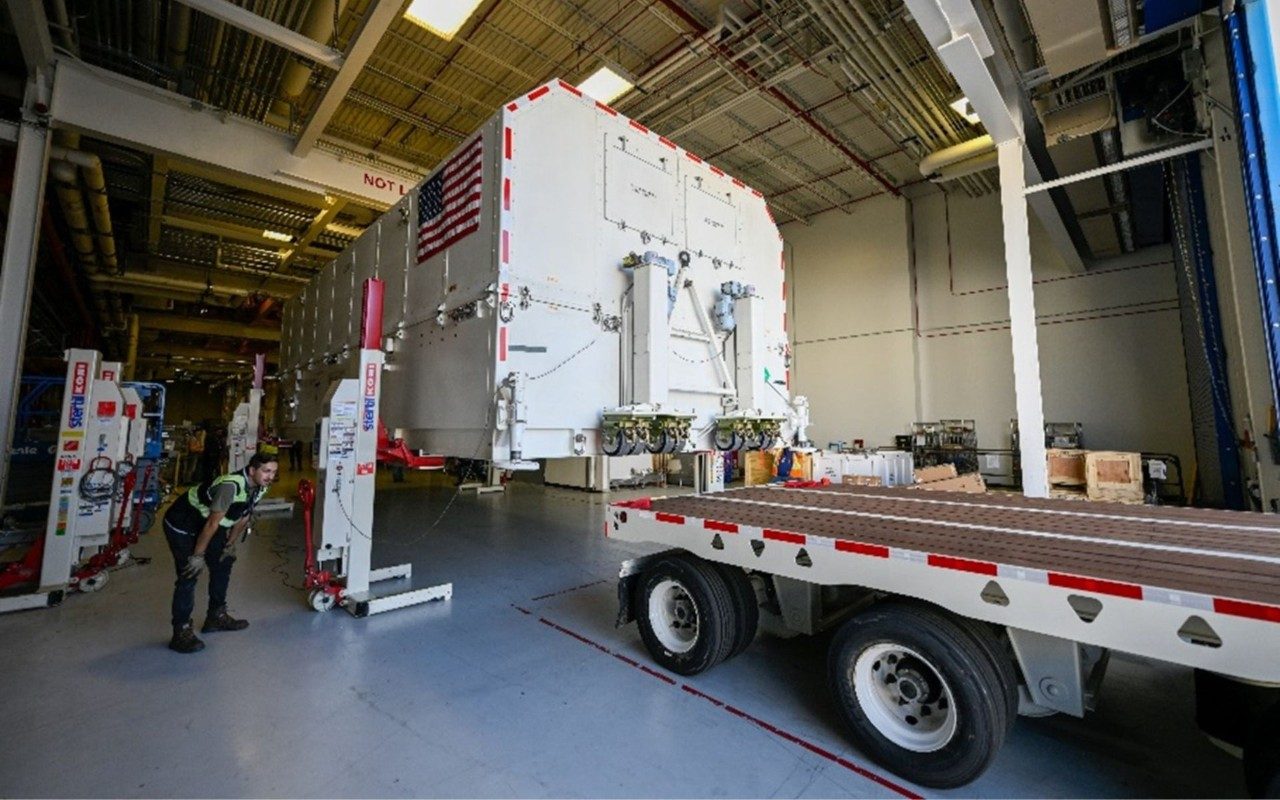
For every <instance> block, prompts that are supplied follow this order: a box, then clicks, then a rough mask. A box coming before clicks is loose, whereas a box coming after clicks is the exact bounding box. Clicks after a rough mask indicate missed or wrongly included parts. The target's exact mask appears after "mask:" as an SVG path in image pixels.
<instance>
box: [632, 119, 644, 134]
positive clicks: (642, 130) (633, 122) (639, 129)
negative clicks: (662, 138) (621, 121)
mask: <svg viewBox="0 0 1280 800" xmlns="http://www.w3.org/2000/svg"><path fill="white" fill-rule="evenodd" d="M627 122H630V123H631V127H633V128H635V129H636V130H638V131H640V132H641V133H648V132H649V129H648V128H646V127H645V126H643V125H641V124H640V123H639V122H636V121H635V120H634V119H629V120H627Z"/></svg>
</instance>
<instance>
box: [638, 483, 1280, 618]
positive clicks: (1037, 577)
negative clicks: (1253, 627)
mask: <svg viewBox="0 0 1280 800" xmlns="http://www.w3.org/2000/svg"><path fill="white" fill-rule="evenodd" d="M729 491H741V490H729ZM626 510H627V511H628V512H630V513H633V514H635V515H636V518H637V519H647V518H650V517H653V518H656V519H657V520H658V521H659V522H671V523H677V524H682V525H684V524H689V525H695V526H696V525H698V524H699V523H701V525H702V526H703V528H704V529H707V530H721V529H720V528H717V527H716V526H718V525H724V526H732V525H733V524H732V523H724V522H719V521H718V520H705V519H704V520H699V519H698V518H697V517H686V516H683V515H679V514H667V513H665V512H657V513H653V512H646V511H643V510H639V509H634V508H629V507H628V508H626ZM736 527H737V529H738V532H741V533H745V534H747V535H748V537H749V538H754V532H755V531H756V530H760V535H761V538H764V539H770V540H773V541H781V542H787V543H790V544H800V545H806V546H808V547H818V548H824V549H834V550H835V551H836V552H840V553H848V554H850V555H857V556H865V557H870V558H891V559H895V560H898V561H908V562H913V563H916V564H919V565H922V566H925V565H927V566H930V567H935V568H939V569H951V570H957V571H960V572H970V573H974V574H978V575H990V576H993V577H999V578H1004V579H1006V580H1017V581H1023V582H1027V583H1037V584H1041V585H1049V586H1053V587H1055V588H1059V589H1074V590H1076V591H1083V592H1089V593H1092V594H1104V595H1111V596H1114V597H1122V598H1125V599H1130V600H1140V601H1146V602H1153V603H1159V604H1161V605H1171V606H1178V607H1180V608H1187V609H1193V610H1199V611H1212V612H1217V613H1219V614H1227V615H1230V616H1236V617H1244V618H1247V619H1255V620H1260V621H1263V622H1275V623H1280V606H1272V605H1267V604H1265V603H1255V602H1250V601H1247V600H1233V599H1231V598H1224V597H1210V596H1208V595H1202V594H1197V593H1196V592H1188V591H1179V590H1173V589H1163V588H1159V587H1152V586H1142V585H1139V584H1135V583H1125V582H1122V581H1111V580H1106V579H1103V578H1091V577H1088V576H1086V575H1073V574H1070V573H1066V572H1055V571H1049V570H1042V569H1036V568H1034V567H1020V566H1016V565H1010V564H997V563H995V562H990V561H980V560H976V559H969V558H960V557H958V556H949V555H945V554H942V553H923V552H920V551H918V550H909V549H907V548H903V547H886V546H884V545H875V544H868V543H865V542H855V541H851V540H848V539H830V538H826V537H820V536H806V535H803V534H797V533H791V532H789V531H778V530H772V529H768V528H765V529H757V528H752V527H751V526H747V525H739V526H736Z"/></svg>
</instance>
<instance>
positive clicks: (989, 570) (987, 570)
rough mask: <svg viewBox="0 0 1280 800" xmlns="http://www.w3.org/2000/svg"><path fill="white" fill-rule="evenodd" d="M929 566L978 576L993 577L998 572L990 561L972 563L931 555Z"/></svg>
mask: <svg viewBox="0 0 1280 800" xmlns="http://www.w3.org/2000/svg"><path fill="white" fill-rule="evenodd" d="M929 566H931V567H940V568H942V569H954V570H956V571H957V572H975V573H977V574H979V575H995V574H996V573H998V572H999V571H1000V569H999V567H997V566H996V565H995V564H993V563H991V562H990V561H974V560H972V559H969V558H956V557H955V556H937V555H933V554H932V553H931V554H930V555H929Z"/></svg>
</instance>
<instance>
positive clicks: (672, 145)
mask: <svg viewBox="0 0 1280 800" xmlns="http://www.w3.org/2000/svg"><path fill="white" fill-rule="evenodd" d="M658 141H660V142H662V143H663V144H665V145H666V146H667V147H670V148H671V149H672V150H675V149H676V143H675V142H673V141H671V140H670V139H668V138H667V137H665V136H659V137H658Z"/></svg>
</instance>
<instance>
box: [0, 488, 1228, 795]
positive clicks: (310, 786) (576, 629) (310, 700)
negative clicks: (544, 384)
mask: <svg viewBox="0 0 1280 800" xmlns="http://www.w3.org/2000/svg"><path fill="white" fill-rule="evenodd" d="M426 477H427V476H411V478H412V480H411V483H410V484H405V485H398V486H394V487H392V486H391V485H389V484H388V485H387V487H386V488H384V489H381V490H380V492H379V495H378V503H377V532H376V536H377V542H378V544H377V545H376V546H375V553H374V561H375V564H389V563H399V562H401V561H404V560H410V561H412V562H413V563H414V566H415V573H416V574H415V579H416V580H418V581H419V582H420V583H421V584H422V585H428V584H431V583H436V582H439V581H444V580H451V581H453V584H454V596H453V599H452V601H450V602H448V603H438V604H433V605H430V606H420V607H414V608H408V609H402V610H399V611H395V612H391V613H389V614H387V615H384V616H380V617H371V618H368V619H363V620H359V619H354V618H352V617H350V616H349V615H347V614H346V613H344V612H340V611H333V612H329V613H328V614H317V613H315V612H312V611H310V610H308V609H307V608H306V607H305V606H304V604H303V596H302V593H301V592H300V591H298V590H295V589H293V588H289V587H288V586H286V585H285V583H286V582H288V583H294V584H296V583H297V582H298V580H299V572H300V562H301V558H302V555H301V547H300V542H301V523H300V521H299V518H295V519H293V520H289V519H284V520H278V521H270V522H267V523H265V524H263V525H261V526H260V530H259V534H258V536H257V537H256V538H255V539H253V540H252V541H251V542H250V543H249V544H248V545H247V546H246V547H245V548H243V549H244V550H246V551H247V552H244V553H243V555H242V557H241V559H240V563H239V564H238V565H237V567H236V572H235V575H234V576H233V579H232V592H231V596H232V600H231V603H232V609H233V611H235V612H237V613H238V614H239V615H242V616H245V617H248V618H249V619H251V620H252V621H253V626H252V627H251V628H249V629H248V630H247V631H245V632H241V633H222V634H213V635H210V636H208V637H206V641H207V643H208V647H207V648H206V650H205V651H204V652H203V653H200V654H197V655H194V656H180V655H177V654H175V653H171V652H169V651H168V650H167V649H166V648H165V647H164V643H165V640H166V638H167V635H168V630H167V627H168V626H167V611H168V598H169V591H170V587H171V584H172V564H171V562H170V561H169V560H168V551H167V550H166V548H165V546H164V541H163V539H162V538H161V537H159V536H157V535H150V536H148V537H146V538H145V540H144V541H143V542H142V543H141V544H140V545H139V546H138V547H137V548H136V553H137V554H138V555H140V556H154V557H155V560H154V561H153V562H152V563H150V564H146V565H141V566H131V567H127V568H124V569H121V570H120V571H118V572H116V573H115V574H113V575H112V576H111V579H110V583H109V585H108V586H107V587H106V588H105V589H104V590H103V591H102V592H100V593H98V594H95V595H80V596H72V597H70V598H68V599H67V601H66V602H65V603H63V605H62V606H61V607H59V608H55V609H49V610H39V611H28V612H23V613H19V614H11V615H7V616H3V617H0V730H4V731H6V734H7V735H6V736H5V737H4V745H3V747H2V748H0V796H6V797H12V796H63V797H66V796H108V797H115V796H142V797H208V796H232V797H234V796H245V795H248V796H327V797H346V796H360V797H380V796H388V797H399V796H449V797H473V796H503V797H505V796H538V797H543V796H565V797H577V796H588V797H655V796H679V797H715V796H728V797H765V796H768V797H775V796H786V797H835V796H850V797H892V796H898V795H910V794H912V793H921V794H923V793H925V792H923V791H922V790H921V789H920V788H919V787H914V786H911V785H909V784H906V783H905V782H903V781H901V780H899V779H897V778H895V777H894V776H892V775H889V774H888V773H885V772H884V771H883V770H881V769H880V768H879V767H877V766H876V765H875V764H873V763H871V762H870V761H868V760H867V759H866V758H864V757H863V756H862V755H861V754H859V753H858V752H857V751H856V750H855V749H853V748H852V747H851V746H850V745H849V744H848V742H847V741H846V740H845V738H844V737H843V735H842V733H841V730H840V726H839V721H838V719H837V717H836V714H835V713H834V711H833V710H832V708H831V707H830V704H829V700H828V696H827V690H826V687H825V682H824V678H823V671H824V656H825V641H824V640H822V639H821V638H814V639H804V638H801V639H793V640H786V641H784V640H780V639H776V638H772V637H766V636H761V637H760V638H759V639H757V641H756V642H755V643H754V644H753V645H752V646H751V647H750V648H749V649H748V650H747V651H746V653H744V654H743V655H742V656H739V657H738V658H737V659H735V660H733V661H730V662H728V663H725V664H722V665H720V666H718V667H716V668H715V669H713V670H711V671H710V672H709V673H707V674H705V675H701V676H698V677H696V678H692V679H687V680H686V679H677V677H678V676H670V675H667V674H665V673H662V672H661V671H659V670H656V669H650V666H649V665H650V663H651V662H650V661H649V659H648V658H647V656H646V654H645V652H644V650H643V647H642V646H641V644H640V640H639V635H638V633H637V631H636V628H635V626H634V625H629V626H627V627H625V628H620V629H617V628H614V626H613V619H614V614H615V611H616V599H615V598H616V594H615V585H614V582H613V580H612V578H613V577H614V576H616V574H617V566H618V563H619V561H620V560H622V559H623V558H626V557H628V556H630V555H634V554H635V553H636V552H637V551H636V550H634V548H632V547H631V546H630V545H624V544H621V543H617V542H611V541H609V540H607V539H605V538H604V537H603V536H602V535H601V530H602V526H603V521H604V515H603V510H602V500H601V498H600V497H599V496H594V495H587V494H583V493H579V492H574V491H570V490H560V489H544V488H542V487H540V486H535V485H529V484H515V485H513V486H512V487H510V489H509V491H508V492H507V493H506V494H505V495H490V496H485V497H480V498H476V497H474V496H470V495H465V496H461V497H459V498H458V499H457V501H456V502H455V503H454V504H453V506H452V508H451V509H450V510H449V513H448V515H447V516H446V517H445V518H444V520H443V521H442V522H441V523H440V524H439V526H438V527H435V528H434V529H433V528H431V527H430V526H431V523H432V521H433V520H434V519H435V518H436V516H437V515H438V514H439V510H440V509H442V508H443V507H444V504H445V503H446V502H447V500H448V498H449V496H450V494H451V491H450V490H449V489H446V488H443V487H437V488H425V487H424V486H423V485H422V484H423V482H424V480H425V479H426ZM295 479H296V476H289V475H288V474H287V473H286V474H285V476H284V483H285V484H289V485H292V483H293V482H294V480H295ZM415 484H418V485H415ZM200 591H201V592H203V584H202V586H201V590H200ZM203 613H204V598H203V595H201V596H200V597H199V602H198V605H197V614H198V615H199V617H198V618H197V625H198V624H199V622H200V620H201V619H202V618H203ZM1191 685H1192V684H1191V674H1190V672H1189V671H1188V670H1184V669H1178V668H1173V667H1169V666H1166V665H1160V664H1153V663H1150V662H1145V661H1141V660H1137V659H1132V658H1127V657H1124V656H1117V657H1116V658H1114V659H1113V660H1112V666H1111V674H1110V675H1109V677H1108V682H1107V684H1106V685H1105V686H1104V687H1103V696H1102V708H1101V709H1100V710H1099V712H1098V713H1096V714H1094V715H1092V716H1091V717H1090V718H1088V719H1086V720H1077V719H1071V718H1064V717H1051V718H1048V719H1038V720H1032V719H1020V720H1019V721H1018V722H1017V725H1016V727H1015V728H1014V730H1013V733H1012V734H1011V736H1010V738H1009V740H1008V741H1007V742H1006V744H1005V747H1004V749H1003V750H1002V751H1001V753H1000V755H999V756H998V758H997V760H996V762H995V764H994V766H993V767H992V768H991V770H990V771H989V772H988V773H987V774H986V775H984V776H983V777H982V778H981V779H980V780H979V781H978V782H977V783H975V784H973V785H971V786H969V787H966V788H965V789H963V790H960V791H956V792H952V793H949V794H950V795H953V796H980V797H1101V796H1113V797H1156V796H1170V797H1200V796H1214V797H1221V796H1243V793H1244V787H1243V782H1242V780H1241V778H1240V768H1239V762H1237V761H1236V760H1235V759H1233V758H1231V757H1230V756H1228V755H1226V754H1224V753H1222V752H1220V751H1219V750H1217V749H1216V748H1215V747H1213V746H1212V745H1211V744H1209V743H1208V741H1207V740H1205V739H1204V738H1202V737H1201V736H1200V735H1199V733H1198V732H1197V731H1196V729H1195V727H1194V723H1193V719H1192V717H1193V710H1192V705H1191ZM928 794H931V795H937V794H942V795H946V794H948V793H937V792H928Z"/></svg>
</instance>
